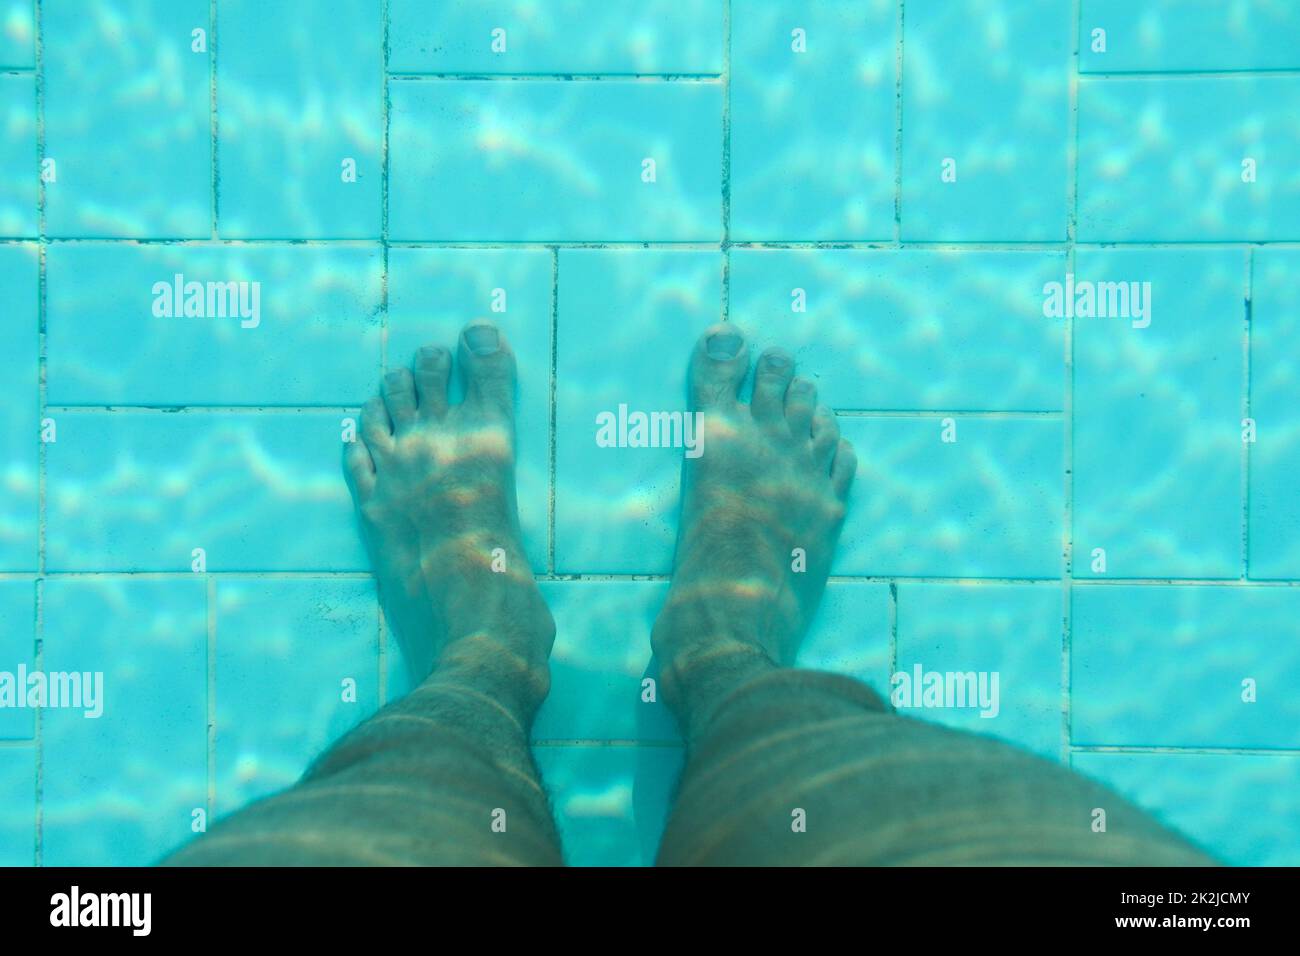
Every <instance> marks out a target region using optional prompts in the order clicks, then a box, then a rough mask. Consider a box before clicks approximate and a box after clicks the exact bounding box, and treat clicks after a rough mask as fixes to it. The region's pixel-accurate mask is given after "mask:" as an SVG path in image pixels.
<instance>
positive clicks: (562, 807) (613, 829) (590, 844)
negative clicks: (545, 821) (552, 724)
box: [533, 746, 682, 866]
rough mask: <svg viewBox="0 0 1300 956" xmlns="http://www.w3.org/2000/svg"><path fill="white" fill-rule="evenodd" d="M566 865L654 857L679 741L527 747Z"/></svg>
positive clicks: (646, 861)
mask: <svg viewBox="0 0 1300 956" xmlns="http://www.w3.org/2000/svg"><path fill="white" fill-rule="evenodd" d="M533 753H534V755H535V756H536V758H537V763H538V766H539V767H540V769H541V773H542V782H543V784H544V785H545V787H546V790H547V792H548V793H549V795H550V798H551V807H552V809H553V811H554V813H555V821H556V824H557V825H558V827H559V830H560V839H561V842H562V843H563V846H564V856H565V861H566V862H567V863H569V864H570V865H571V866H648V865H650V864H651V863H652V862H653V861H654V852H655V849H656V848H657V847H658V845H659V837H660V834H661V833H662V832H663V824H664V820H665V819H666V817H667V813H668V793H669V792H670V790H671V787H672V786H673V784H674V782H675V780H676V777H677V774H678V773H679V771H680V767H681V762H682V752H681V748H680V747H676V746H664V747H648V746H642V747H550V746H542V747H535V748H533Z"/></svg>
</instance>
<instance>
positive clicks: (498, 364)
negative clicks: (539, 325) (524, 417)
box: [459, 319, 515, 416]
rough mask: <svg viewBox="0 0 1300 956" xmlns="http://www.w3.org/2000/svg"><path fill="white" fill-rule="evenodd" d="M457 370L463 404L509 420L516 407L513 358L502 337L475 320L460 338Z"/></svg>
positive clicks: (486, 325)
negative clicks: (462, 384)
mask: <svg viewBox="0 0 1300 956" xmlns="http://www.w3.org/2000/svg"><path fill="white" fill-rule="evenodd" d="M459 366H460V374H461V378H462V380H463V381H464V384H465V404H466V405H469V406H471V407H475V408H478V409H481V410H484V411H488V412H491V413H493V414H499V415H506V416H509V415H511V414H513V412H514V405H515V355H514V352H513V351H511V349H510V343H509V342H507V341H506V337H505V335H503V334H502V332H501V330H500V329H498V328H497V327H496V326H495V325H493V324H492V323H491V322H488V321H486V320H484V319H478V320H475V321H474V322H471V323H470V324H469V325H467V326H465V329H464V331H462V332H461V334H460V356H459Z"/></svg>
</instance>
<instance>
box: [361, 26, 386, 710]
mask: <svg viewBox="0 0 1300 956" xmlns="http://www.w3.org/2000/svg"><path fill="white" fill-rule="evenodd" d="M388 4H389V0H380V6H379V16H380V19H381V23H380V25H379V26H380V31H381V36H382V38H383V67H382V68H383V71H384V76H383V80H382V82H381V84H380V87H381V89H382V91H383V103H382V104H381V107H380V108H381V110H382V111H383V117H382V121H381V122H382V130H381V134H380V135H381V136H382V137H383V138H382V140H381V142H380V153H381V156H380V160H381V168H380V171H379V241H380V245H381V248H382V256H383V278H382V280H381V281H382V285H381V288H380V301H381V303H382V306H383V307H382V309H381V310H380V319H379V322H380V325H379V330H380V331H379V367H380V369H386V368H388V335H389V331H390V329H389V325H388V306H389V301H388V292H389V286H388V270H389V267H390V264H391V257H390V255H389V253H390V251H391V250H392V242H391V237H390V236H389V229H388V175H389V171H390V169H391V168H392V164H391V161H390V157H389V154H388V138H389V132H390V129H389V128H390V126H391V124H392V96H391V93H390V91H389V88H388V80H389V71H388V62H389V57H390V56H391V54H392V37H391V35H390V33H389V12H390V11H389V5H388ZM365 576H366V577H369V576H370V575H368V574H367V575H365ZM388 637H389V635H388V616H387V615H386V614H384V606H383V604H381V603H380V602H379V599H378V593H376V597H375V644H376V657H377V658H378V659H377V661H376V664H375V666H376V667H378V669H379V675H378V678H379V679H378V689H377V691H376V696H377V699H378V704H379V708H380V709H382V708H383V707H385V706H387V704H388V690H389V688H388V654H389V647H388V645H389V640H388Z"/></svg>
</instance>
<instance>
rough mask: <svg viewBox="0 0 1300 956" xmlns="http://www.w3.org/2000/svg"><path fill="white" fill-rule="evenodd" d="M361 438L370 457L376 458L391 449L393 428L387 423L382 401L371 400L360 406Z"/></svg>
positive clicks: (386, 412) (385, 410)
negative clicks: (368, 450)
mask: <svg viewBox="0 0 1300 956" xmlns="http://www.w3.org/2000/svg"><path fill="white" fill-rule="evenodd" d="M361 437H362V439H363V440H364V441H365V443H366V446H367V447H368V448H369V449H370V456H371V457H372V458H378V457H379V456H381V455H383V454H385V453H387V452H388V451H389V450H390V449H391V448H392V447H393V426H392V425H391V424H390V423H389V421H388V409H386V408H385V407H384V400H383V399H381V398H372V399H370V401H368V402H366V403H365V404H364V405H362V406H361Z"/></svg>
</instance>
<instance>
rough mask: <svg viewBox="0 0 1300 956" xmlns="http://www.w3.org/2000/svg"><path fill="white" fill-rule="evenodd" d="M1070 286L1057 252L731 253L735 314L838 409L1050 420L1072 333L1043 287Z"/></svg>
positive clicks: (758, 344) (1060, 397) (1060, 396)
mask: <svg viewBox="0 0 1300 956" xmlns="http://www.w3.org/2000/svg"><path fill="white" fill-rule="evenodd" d="M1064 276H1065V258H1064V256H1063V254H1061V253H1051V252H977V251H971V252H949V251H930V250H926V251H915V250H903V251H882V250H866V251H864V250H847V249H834V250H831V249H797V250H793V249H791V250H771V249H765V250H755V249H733V250H732V252H731V269H730V280H729V296H730V302H731V305H730V312H729V315H730V318H731V320H732V321H733V322H735V323H737V324H738V325H739V326H740V327H741V328H743V329H744V330H745V331H746V333H747V334H748V335H749V339H750V341H751V343H752V344H753V345H754V347H755V348H756V349H760V350H761V349H763V348H766V347H768V346H772V345H778V346H781V347H783V348H786V349H789V350H791V351H792V352H793V354H794V356H795V359H796V361H797V362H798V363H799V366H800V373H801V374H803V375H805V376H809V377H811V378H812V379H813V380H814V381H815V382H816V383H817V389H818V395H819V397H820V400H821V401H822V402H825V403H827V404H829V405H830V406H831V407H833V408H837V409H861V410H873V411H895V410H915V409H925V410H933V411H946V410H953V411H959V410H961V411H1010V410H1019V411H1053V410H1059V409H1060V408H1061V407H1062V403H1063V402H1064V399H1065V387H1066V384H1065V364H1064V341H1063V323H1062V322H1059V321H1055V322H1054V321H1049V320H1046V319H1044V317H1043V311H1042V305H1043V295H1042V289H1043V285H1044V283H1045V282H1048V281H1052V280H1056V281H1063V280H1064ZM801 309H802V311H800V310H801Z"/></svg>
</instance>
